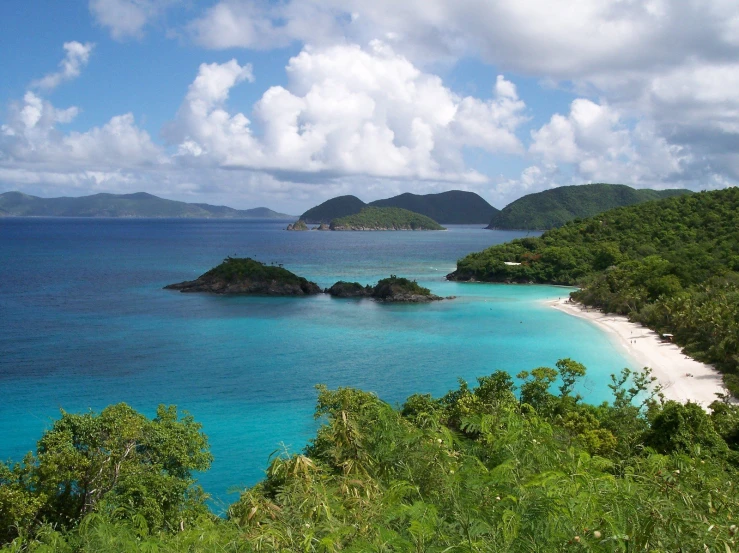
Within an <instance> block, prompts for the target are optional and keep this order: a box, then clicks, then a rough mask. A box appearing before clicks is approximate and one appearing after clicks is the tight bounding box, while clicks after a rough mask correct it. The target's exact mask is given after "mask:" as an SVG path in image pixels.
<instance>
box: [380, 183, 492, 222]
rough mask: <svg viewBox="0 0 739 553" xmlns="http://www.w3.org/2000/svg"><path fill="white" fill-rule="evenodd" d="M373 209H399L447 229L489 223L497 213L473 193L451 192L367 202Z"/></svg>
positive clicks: (405, 195)
mask: <svg viewBox="0 0 739 553" xmlns="http://www.w3.org/2000/svg"><path fill="white" fill-rule="evenodd" d="M369 205H371V206H376V207H400V208H402V209H407V210H409V211H414V212H416V213H420V214H421V215H426V217H430V218H431V219H433V220H434V221H439V222H440V223H445V224H449V225H462V224H476V223H479V224H482V223H488V222H489V221H490V218H491V217H493V216H494V215H495V214H496V213H497V212H498V210H497V209H495V208H494V207H493V206H491V205H490V204H489V203H488V202H486V201H485V200H484V199H482V198H481V197H480V196H478V195H477V194H475V193H474V192H464V191H462V190H450V191H448V192H441V193H440V194H424V195H418V194H410V193H405V194H400V195H399V196H394V197H392V198H388V199H386V200H377V201H374V202H370V203H369Z"/></svg>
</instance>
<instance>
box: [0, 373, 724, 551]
mask: <svg viewBox="0 0 739 553" xmlns="http://www.w3.org/2000/svg"><path fill="white" fill-rule="evenodd" d="M584 378H586V370H585V367H584V366H582V365H581V364H580V363H577V362H576V361H573V360H571V359H562V360H560V361H559V362H558V363H557V364H556V367H538V368H534V369H533V370H529V371H523V372H521V373H520V374H518V375H517V382H518V385H517V386H516V385H514V380H513V379H512V377H511V376H510V375H509V374H508V373H506V372H502V371H496V372H494V373H492V374H490V375H489V376H485V377H482V378H479V379H478V380H477V383H476V385H474V386H473V385H470V384H468V383H467V382H464V381H460V383H459V386H458V387H457V388H456V389H454V390H451V391H450V392H449V393H447V394H446V395H444V396H442V397H432V396H430V395H427V394H417V395H413V396H411V397H409V398H408V399H407V401H406V402H405V403H404V404H403V405H402V406H399V407H395V408H394V407H392V406H391V405H389V404H387V403H385V402H383V401H381V400H380V399H379V398H378V397H377V396H375V395H374V394H371V393H367V392H363V391H361V390H356V389H352V388H339V389H336V390H330V389H328V388H326V387H324V386H319V387H318V399H317V406H316V411H315V416H316V418H317V419H319V420H321V421H322V424H321V426H320V427H319V429H318V431H317V433H316V435H315V437H314V439H313V440H312V441H311V442H310V443H309V444H308V446H307V447H306V448H305V450H304V451H302V452H301V453H297V454H291V453H285V454H283V455H277V456H274V457H273V458H272V459H271V460H270V461H269V464H268V467H267V470H266V476H265V478H264V480H263V481H261V482H260V483H258V484H257V485H255V486H254V487H251V488H249V489H245V490H243V491H242V492H241V494H240V497H239V498H238V500H237V501H236V502H235V503H234V504H232V505H231V506H230V507H228V509H227V511H226V512H225V513H223V514H222V516H217V515H215V514H213V513H212V512H210V511H209V510H208V509H206V507H205V501H206V496H205V495H204V494H203V492H202V490H201V489H200V488H199V487H198V486H197V484H196V482H195V481H194V479H193V474H194V471H202V470H206V469H207V467H208V465H209V464H210V462H211V456H210V454H209V452H208V445H207V439H206V437H205V436H204V434H203V433H202V429H201V428H200V426H199V425H198V424H197V423H196V422H195V421H193V420H192V418H191V417H189V416H187V415H185V416H182V415H181V414H179V413H178V412H177V410H176V409H175V408H174V407H168V408H165V407H160V408H159V410H158V412H157V416H156V417H155V418H154V419H152V420H149V419H147V418H146V417H143V416H142V415H140V414H138V413H136V412H135V411H133V410H132V409H131V408H130V407H128V406H126V405H124V404H120V405H115V406H111V407H109V408H107V409H105V410H103V411H102V412H101V413H99V414H94V413H86V414H82V415H75V414H69V413H62V416H61V418H60V419H59V420H58V421H57V422H56V423H54V425H53V426H52V427H51V428H50V429H49V430H48V431H47V432H45V433H44V435H43V436H42V437H41V439H40V441H39V442H38V447H37V449H36V451H35V452H34V453H31V454H29V455H28V456H27V457H26V458H25V459H24V460H22V461H20V462H18V463H15V464H13V463H6V464H0V543H4V544H5V545H4V546H0V550H2V551H3V552H11V551H12V552H21V551H29V552H31V551H33V552H49V551H59V552H109V551H110V552H112V551H116V552H119V551H142V552H144V551H146V552H152V551H168V552H169V551H171V552H185V551H187V552H201V551H202V552H205V551H219V552H223V551H228V552H240V551H244V552H247V551H301V552H327V551H332V552H339V551H342V552H343V551H349V552H360V551H361V552H365V551H378V552H379V551H386V552H392V551H397V552H407V551H418V552H421V551H424V552H439V553H442V552H463V551H464V552H491V553H492V552H501V553H502V552H514V553H515V552H532V551H540V552H552V551H604V552H631V551H654V552H675V551H715V552H722V553H726V552H729V553H731V552H737V551H739V535H738V534H737V524H738V520H739V493H737V489H736V487H737V484H738V483H739V408H738V407H737V406H735V405H731V404H729V403H727V402H725V401H722V400H721V399H717V401H716V402H715V403H714V404H713V405H712V406H711V409H712V410H711V412H710V414H709V413H707V412H706V411H704V410H703V409H702V408H701V407H699V406H698V405H696V404H692V403H687V404H680V403H676V402H671V401H670V402H664V401H663V400H662V398H661V395H660V389H659V387H658V386H657V387H654V382H653V381H654V379H653V378H652V377H651V376H650V375H649V372H648V371H647V372H640V373H632V372H631V371H629V370H624V371H623V372H622V373H620V374H618V375H614V376H613V377H612V378H611V383H610V385H609V387H610V389H611V391H612V393H613V397H612V400H611V401H610V402H608V403H603V404H601V405H589V404H587V403H584V402H583V400H582V398H581V397H580V396H579V395H578V394H577V391H576V390H577V389H578V387H580V386H581V385H582V381H583V379H584ZM723 399H725V398H723ZM234 480H238V476H237V475H234Z"/></svg>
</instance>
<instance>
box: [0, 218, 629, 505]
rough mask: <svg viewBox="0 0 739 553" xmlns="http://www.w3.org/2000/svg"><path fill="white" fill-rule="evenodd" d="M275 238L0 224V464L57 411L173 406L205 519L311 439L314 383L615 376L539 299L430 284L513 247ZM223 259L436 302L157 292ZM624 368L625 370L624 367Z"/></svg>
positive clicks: (615, 360)
mask: <svg viewBox="0 0 739 553" xmlns="http://www.w3.org/2000/svg"><path fill="white" fill-rule="evenodd" d="M285 225H286V223H285V222H254V221H202V220H120V219H114V220H83V219H71V220H70V219H0V321H1V324H2V326H1V327H0V390H2V392H3V401H2V402H0V458H4V459H7V458H14V459H18V458H20V456H21V455H22V454H23V453H25V452H26V451H28V450H30V449H32V448H33V446H34V443H35V441H36V440H37V439H38V438H39V437H40V435H41V433H42V431H43V429H44V428H46V427H48V425H49V423H50V421H52V420H53V419H54V418H56V417H57V416H58V414H59V409H60V408H63V409H65V410H67V411H81V410H86V409H94V410H99V409H101V408H102V407H104V406H106V405H108V404H110V403H115V402H119V401H125V402H127V403H129V404H130V405H132V406H133V407H134V408H136V409H138V410H140V411H142V412H144V413H146V414H148V415H152V414H153V413H154V411H155V409H156V406H157V404H159V403H167V404H176V405H178V407H180V408H181V409H185V410H187V411H189V412H190V413H192V414H193V415H194V416H195V418H196V420H198V421H200V422H202V423H203V425H204V429H205V432H206V433H207V434H208V436H209V437H210V443H211V449H212V452H213V454H214V456H215V462H214V464H213V467H212V469H211V470H210V471H209V472H208V473H206V474H204V475H202V476H201V478H200V480H201V482H202V483H203V485H204V487H205V488H206V490H207V491H209V492H210V493H212V494H213V495H214V496H215V497H216V499H217V501H218V502H226V503H227V502H231V501H233V499H234V498H235V496H234V495H229V494H228V493H227V490H229V489H230V488H234V487H237V486H244V485H250V484H253V483H255V482H256V481H257V480H259V479H260V478H261V477H262V476H263V470H264V468H265V467H266V466H267V462H268V457H269V455H270V453H271V452H273V451H275V450H277V449H279V448H281V447H283V445H282V444H284V446H285V447H288V448H290V449H291V450H293V451H297V450H300V449H301V448H302V447H303V446H304V445H305V443H306V441H307V440H308V439H310V437H311V436H312V434H313V432H314V431H315V422H314V421H313V418H312V411H313V406H314V403H315V397H316V394H315V389H314V386H315V384H317V383H325V384H327V385H329V386H331V387H335V386H355V387H359V388H362V389H365V390H371V391H374V392H376V393H377V394H378V395H379V396H380V397H381V398H383V399H385V400H387V401H389V402H391V403H399V402H402V401H403V400H404V399H405V398H406V397H407V396H408V395H410V394H412V393H416V392H429V393H433V394H437V395H439V394H443V393H444V392H446V391H447V390H449V389H450V388H451V387H454V386H456V383H457V379H458V378H464V379H467V380H469V381H474V379H475V377H477V376H481V375H485V374H489V373H490V372H492V371H493V370H497V369H503V370H506V371H509V372H510V373H512V374H516V373H518V372H519V371H521V370H524V369H532V368H534V367H537V366H541V365H547V366H553V365H554V363H555V362H556V361H557V359H560V358H562V357H572V358H574V359H577V360H578V361H580V362H582V363H584V364H585V365H586V366H587V367H588V369H589V372H588V376H587V378H586V380H585V382H584V385H583V387H582V389H581V390H580V391H581V393H583V395H585V396H586V399H587V400H588V401H591V402H599V401H602V400H603V399H607V398H608V389H607V387H606V384H607V382H608V375H610V374H611V373H614V372H616V371H618V370H620V369H621V368H622V367H625V366H631V363H630V361H629V360H628V359H626V358H624V356H623V354H622V353H621V351H620V350H619V349H618V348H617V347H616V346H615V345H614V344H613V343H612V342H611V341H610V338H609V337H608V336H607V335H606V334H604V333H603V332H602V331H600V330H599V329H598V328H596V327H595V326H593V325H591V324H590V323H588V322H586V321H583V320H581V319H578V318H575V317H571V316H568V315H566V314H564V313H561V312H559V311H556V310H554V309H551V308H550V307H548V306H546V305H545V303H544V301H545V300H548V299H556V298H557V297H560V296H564V295H565V294H567V293H568V290H567V289H562V288H557V287H549V286H509V285H489V284H461V283H453V282H447V281H445V280H444V275H446V273H448V272H450V271H451V270H453V269H454V266H455V262H456V260H457V259H458V258H460V257H462V256H464V255H465V254H466V253H469V252H471V251H478V250H481V249H483V248H485V247H487V246H489V245H492V244H495V243H501V242H504V241H507V240H511V239H513V238H515V237H519V236H524V235H525V233H517V232H503V231H487V230H483V229H481V228H479V227H467V226H453V227H450V229H449V230H448V231H447V232H292V233H289V232H284V231H283V230H282V229H283V228H284V226H285ZM226 255H232V256H234V255H237V256H251V257H256V258H257V259H259V260H261V261H264V262H267V263H270V262H275V263H281V264H284V266H285V267H286V268H288V269H290V270H292V271H294V272H296V273H298V274H300V275H302V276H305V277H307V278H309V279H311V280H314V281H316V282H317V283H318V284H319V285H321V286H322V287H327V286H330V285H331V284H332V283H333V282H335V281H336V280H340V279H341V280H357V281H359V282H361V283H363V284H368V283H373V282H375V281H377V280H378V279H379V278H383V277H386V276H389V275H390V274H397V275H398V276H404V277H409V278H415V279H417V280H418V281H419V283H421V284H422V285H424V286H428V287H429V288H431V290H432V291H433V292H434V293H436V294H439V295H442V296H448V295H455V296H457V299H455V300H452V301H443V302H435V303H433V304H428V305H383V304H378V303H375V302H372V301H369V300H340V299H333V298H330V297H328V296H323V295H321V296H317V297H310V298H268V297H251V298H246V297H239V298H224V297H215V296H208V295H199V294H180V293H177V292H172V291H164V290H162V289H161V287H162V286H163V285H165V284H168V283H171V282H179V281H181V280H189V279H192V278H195V277H196V276H198V275H199V274H201V273H203V272H204V271H206V270H207V269H209V268H210V267H212V266H214V265H216V264H218V263H219V262H220V261H221V260H222V259H223V258H224V257H225V256H226ZM632 368H635V367H632Z"/></svg>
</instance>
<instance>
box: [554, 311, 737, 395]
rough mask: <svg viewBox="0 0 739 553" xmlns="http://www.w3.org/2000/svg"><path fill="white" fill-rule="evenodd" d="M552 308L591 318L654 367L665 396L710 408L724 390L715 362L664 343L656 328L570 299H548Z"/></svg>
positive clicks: (639, 361)
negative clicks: (707, 361) (717, 395)
mask: <svg viewBox="0 0 739 553" xmlns="http://www.w3.org/2000/svg"><path fill="white" fill-rule="evenodd" d="M547 304H549V305H550V306H551V307H553V308H554V309H557V310H559V311H562V312H563V313H567V314H568V315H572V316H574V317H580V318H581V319H585V320H588V321H590V322H592V323H593V324H595V325H598V326H599V327H601V328H602V329H603V330H605V331H606V332H607V333H608V334H610V335H611V336H612V337H613V338H615V339H616V341H617V342H618V343H619V345H620V346H621V347H622V349H623V350H624V351H625V352H626V354H627V355H628V356H629V357H630V358H631V359H633V360H634V361H635V362H636V364H637V365H638V366H639V367H640V368H642V367H649V368H650V369H652V376H654V377H656V378H657V381H658V382H659V383H660V384H661V385H662V393H663V394H664V396H665V399H672V400H675V401H679V402H681V403H685V402H687V401H692V402H694V403H698V404H699V405H701V406H702V407H704V408H707V407H708V406H709V405H710V404H711V403H712V402H713V401H715V400H716V399H718V398H717V397H716V394H717V393H724V388H723V381H722V377H721V373H719V372H718V371H717V370H716V369H715V368H713V367H712V366H711V365H707V364H705V363H701V362H699V361H696V360H695V359H692V358H691V357H688V356H687V355H685V354H684V353H683V352H682V351H681V349H680V347H679V346H677V345H675V344H673V343H670V342H663V341H662V340H661V339H660V337H659V334H657V333H656V332H655V331H654V330H651V329H649V328H646V327H644V326H641V325H640V324H638V323H632V322H631V321H629V320H628V318H626V317H624V316H622V315H613V314H605V313H603V312H602V311H598V310H596V309H594V308H592V309H591V308H587V307H584V306H582V305H580V304H578V303H575V302H570V301H568V299H560V300H555V301H549V302H547Z"/></svg>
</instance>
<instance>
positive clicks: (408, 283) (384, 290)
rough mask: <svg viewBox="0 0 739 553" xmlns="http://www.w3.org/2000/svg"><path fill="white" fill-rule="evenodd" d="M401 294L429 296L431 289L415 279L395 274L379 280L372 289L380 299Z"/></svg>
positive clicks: (373, 293) (373, 294) (373, 295)
mask: <svg viewBox="0 0 739 553" xmlns="http://www.w3.org/2000/svg"><path fill="white" fill-rule="evenodd" d="M399 294H412V295H417V296H428V295H431V290H429V289H428V288H425V287H423V286H421V285H420V284H418V283H417V282H416V281H415V280H408V279H407V278H403V277H398V276H395V275H390V277H388V278H383V279H381V280H378V281H377V284H376V285H375V287H374V288H373V289H372V297H374V298H379V299H383V298H387V297H390V296H396V295H399Z"/></svg>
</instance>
